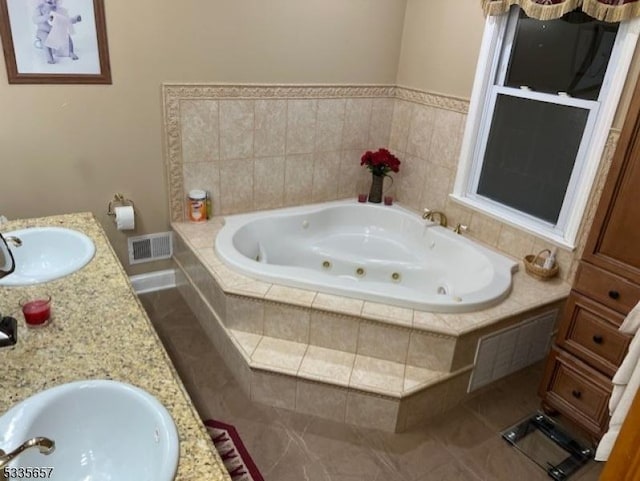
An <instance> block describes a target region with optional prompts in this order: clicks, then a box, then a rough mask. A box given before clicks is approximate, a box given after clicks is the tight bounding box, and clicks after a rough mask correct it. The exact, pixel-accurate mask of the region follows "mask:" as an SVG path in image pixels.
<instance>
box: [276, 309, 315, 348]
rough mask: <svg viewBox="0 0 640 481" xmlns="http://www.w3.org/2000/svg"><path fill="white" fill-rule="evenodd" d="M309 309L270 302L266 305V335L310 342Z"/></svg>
mask: <svg viewBox="0 0 640 481" xmlns="http://www.w3.org/2000/svg"><path fill="white" fill-rule="evenodd" d="M310 320H311V311H310V310H309V309H304V308H299V307H293V306H289V305H285V304H275V303H271V302H268V303H266V304H265V306H264V335H265V336H271V337H277V338H279V339H286V340H289V341H295V342H303V343H307V342H309V322H310Z"/></svg>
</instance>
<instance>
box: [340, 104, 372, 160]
mask: <svg viewBox="0 0 640 481" xmlns="http://www.w3.org/2000/svg"><path fill="white" fill-rule="evenodd" d="M372 105H373V102H372V99H347V106H346V115H345V122H344V130H343V132H342V149H343V150H349V149H354V150H355V149H362V150H363V151H364V149H367V148H369V145H368V142H369V122H370V120H371V107H372Z"/></svg>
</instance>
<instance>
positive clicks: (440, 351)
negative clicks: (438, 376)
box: [407, 331, 456, 371]
mask: <svg viewBox="0 0 640 481" xmlns="http://www.w3.org/2000/svg"><path fill="white" fill-rule="evenodd" d="M455 342H456V340H455V338H452V337H440V336H438V337H436V336H430V335H428V334H424V333H421V332H415V331H414V332H412V333H411V339H410V340H409V355H408V356H407V364H411V365H412V366H418V367H424V368H427V369H433V370H434V371H449V369H450V367H451V362H452V360H453V353H454V349H455Z"/></svg>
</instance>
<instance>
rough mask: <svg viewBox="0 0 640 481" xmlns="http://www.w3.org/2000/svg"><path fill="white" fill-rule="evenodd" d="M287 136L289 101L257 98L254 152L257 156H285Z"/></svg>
mask: <svg viewBox="0 0 640 481" xmlns="http://www.w3.org/2000/svg"><path fill="white" fill-rule="evenodd" d="M286 138H287V101H286V100H256V101H255V132H254V139H253V154H254V155H255V156H256V157H280V156H284V154H285V142H286Z"/></svg>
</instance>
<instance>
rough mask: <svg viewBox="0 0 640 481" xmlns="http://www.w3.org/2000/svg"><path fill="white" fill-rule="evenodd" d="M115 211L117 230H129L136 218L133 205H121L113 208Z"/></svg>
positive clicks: (134, 224)
mask: <svg viewBox="0 0 640 481" xmlns="http://www.w3.org/2000/svg"><path fill="white" fill-rule="evenodd" d="M114 211H115V213H116V227H117V229H118V230H131V229H134V228H135V227H136V218H135V212H134V210H133V207H132V206H130V205H123V206H120V207H116V208H115V209H114Z"/></svg>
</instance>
